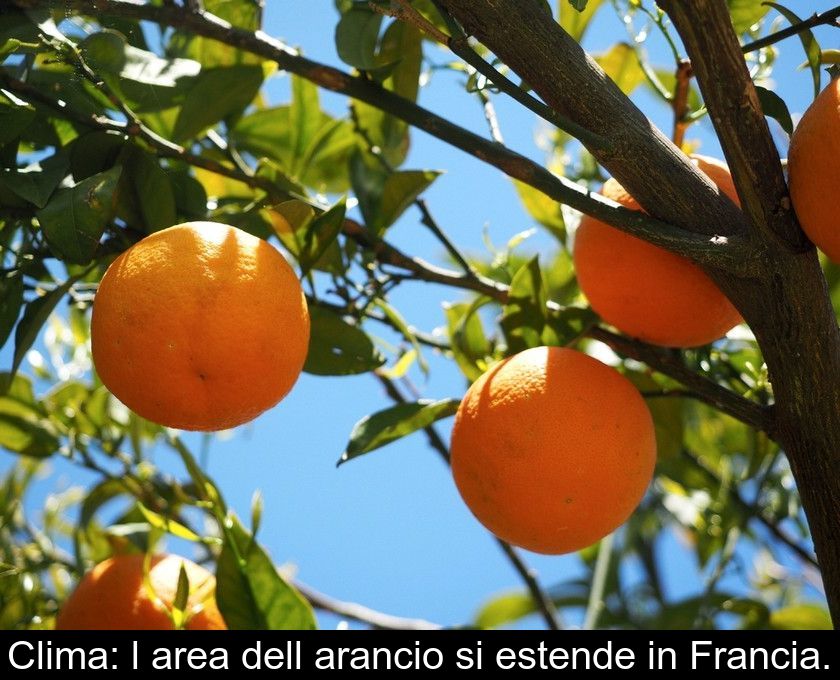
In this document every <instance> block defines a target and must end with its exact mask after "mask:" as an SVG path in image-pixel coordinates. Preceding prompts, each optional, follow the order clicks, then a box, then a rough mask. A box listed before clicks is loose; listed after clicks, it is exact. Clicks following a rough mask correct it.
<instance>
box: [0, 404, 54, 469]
mask: <svg viewBox="0 0 840 680" xmlns="http://www.w3.org/2000/svg"><path fill="white" fill-rule="evenodd" d="M0 447H2V448H4V449H6V450H8V451H12V452H14V453H17V454H19V455H21V456H28V457H30V458H47V457H49V456H51V455H52V454H54V453H55V452H56V451H58V447H59V441H58V439H57V438H56V437H55V435H53V434H52V433H50V432H49V431H48V430H46V429H45V428H44V427H43V426H42V425H40V424H38V423H37V422H32V421H30V420H28V419H26V418H21V417H20V416H15V415H10V414H8V413H3V412H2V411H0Z"/></svg>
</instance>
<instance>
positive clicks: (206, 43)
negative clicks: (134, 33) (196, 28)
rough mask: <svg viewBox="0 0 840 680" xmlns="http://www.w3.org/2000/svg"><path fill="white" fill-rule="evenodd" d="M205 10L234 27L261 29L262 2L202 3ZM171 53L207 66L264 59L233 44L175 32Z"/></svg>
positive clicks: (223, 0) (221, 0) (205, 0)
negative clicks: (187, 57) (196, 60)
mask: <svg viewBox="0 0 840 680" xmlns="http://www.w3.org/2000/svg"><path fill="white" fill-rule="evenodd" d="M202 6H203V8H204V10H205V11H207V12H209V13H211V14H214V15H216V16H217V17H219V18H220V19H222V20H224V21H227V22H228V23H229V24H231V25H232V26H236V27H237V28H242V29H245V30H246V31H249V32H254V31H257V30H258V29H259V28H260V19H261V17H262V12H263V2H257V1H256V0H203V2H202ZM169 50H171V51H173V52H176V53H178V54H181V55H183V56H189V57H191V58H193V59H198V61H200V62H201V64H202V65H203V66H204V67H206V68H210V67H216V66H233V65H236V64H258V63H260V61H261V58H260V57H259V56H257V55H255V54H251V53H250V52H246V51H244V50H240V49H237V48H235V47H232V46H230V45H226V44H224V43H221V42H218V41H216V40H212V39H210V38H202V37H200V36H196V35H193V34H191V33H189V32H184V33H178V32H176V33H175V34H174V35H173V37H172V40H171V41H170V43H169Z"/></svg>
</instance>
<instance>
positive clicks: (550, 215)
mask: <svg viewBox="0 0 840 680" xmlns="http://www.w3.org/2000/svg"><path fill="white" fill-rule="evenodd" d="M513 186H514V187H515V188H516V193H517V194H518V195H519V200H520V201H522V206H523V207H524V208H525V210H526V211H527V212H528V214H529V215H530V216H531V217H533V218H534V219H535V220H536V221H537V222H538V223H539V224H541V225H542V226H544V227H545V228H546V229H548V230H549V231H550V232H551V233H552V234H553V235H554V236H556V237H557V239H558V240H559V241H560V242H561V243H563V244H565V243H566V220H564V219H563V211H562V210H561V206H560V203H558V202H557V201H555V200H554V199H552V198H549V197H548V196H546V195H545V194H544V193H543V192H541V191H539V190H537V189H535V188H534V187H532V186H531V185H530V184H525V183H524V182H520V181H519V180H516V179H515V180H513Z"/></svg>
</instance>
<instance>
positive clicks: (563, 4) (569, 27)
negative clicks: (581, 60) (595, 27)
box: [559, 0, 604, 42]
mask: <svg viewBox="0 0 840 680" xmlns="http://www.w3.org/2000/svg"><path fill="white" fill-rule="evenodd" d="M603 2H604V0H589V1H588V2H587V1H586V0H576V2H571V0H560V3H559V4H560V8H559V9H560V25H561V26H562V27H563V30H564V31H566V33H568V34H569V35H570V36H572V37H573V38H574V39H575V40H577V41H578V42H580V40H581V39H582V38H583V34H584V33H585V32H586V29H587V28H588V27H589V23H590V22H591V21H592V18H593V17H594V16H595V12H597V11H598V9H600V7H601V5H602V4H603ZM580 5H583V7H580Z"/></svg>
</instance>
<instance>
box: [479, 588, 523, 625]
mask: <svg viewBox="0 0 840 680" xmlns="http://www.w3.org/2000/svg"><path fill="white" fill-rule="evenodd" d="M536 610H537V608H536V607H535V606H534V598H533V597H531V595H530V594H529V593H526V592H523V591H521V590H513V591H509V592H506V593H502V594H500V595H495V596H494V597H493V598H492V599H490V600H489V601H488V602H485V603H484V605H483V606H482V607H481V609H480V610H479V611H478V613H477V614H476V615H475V627H476V628H482V629H484V630H487V629H489V628H498V627H499V626H503V625H505V624H506V623H513V622H514V621H518V620H519V619H521V618H523V617H525V616H528V615H529V614H533V613H534V612H535V611H536Z"/></svg>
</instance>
